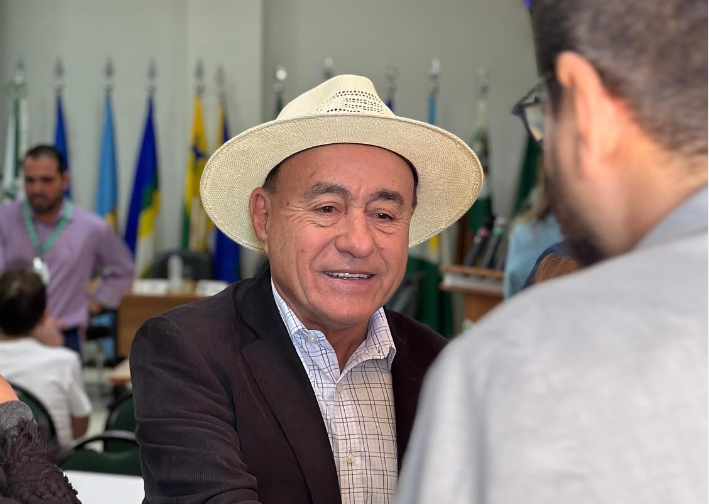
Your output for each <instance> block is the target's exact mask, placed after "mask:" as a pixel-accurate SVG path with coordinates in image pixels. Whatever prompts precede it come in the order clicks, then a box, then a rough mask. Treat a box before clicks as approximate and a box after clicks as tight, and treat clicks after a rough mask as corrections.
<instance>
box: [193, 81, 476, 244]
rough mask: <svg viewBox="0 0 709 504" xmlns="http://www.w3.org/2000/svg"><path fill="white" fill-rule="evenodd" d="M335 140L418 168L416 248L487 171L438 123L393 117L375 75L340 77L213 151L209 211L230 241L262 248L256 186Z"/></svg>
mask: <svg viewBox="0 0 709 504" xmlns="http://www.w3.org/2000/svg"><path fill="white" fill-rule="evenodd" d="M337 143H350V144H363V145H372V146H376V147H382V148H384V149H387V150H390V151H392V152H396V153H397V154H399V155H401V156H403V157H404V158H406V159H408V160H409V161H410V162H411V163H412V164H413V165H414V166H415V167H416V171H417V173H418V177H419V185H418V192H417V197H418V205H417V207H416V210H415V212H414V215H413V218H412V220H411V228H410V232H409V246H410V247H412V246H414V245H417V244H419V243H422V242H424V241H426V240H427V239H429V238H431V237H432V236H435V235H437V234H438V233H440V232H441V231H443V230H444V229H445V228H447V227H448V226H450V225H451V224H453V223H454V222H455V221H456V220H458V219H459V218H460V217H461V216H462V215H463V214H464V213H465V212H466V211H467V210H468V208H470V206H471V205H472V204H473V202H474V201H475V198H477V196H478V193H479V192H480V187H481V185H482V181H483V171H482V168H481V166H480V162H479V161H478V158H477V156H476V155H475V154H474V153H473V151H472V150H471V149H470V148H469V147H468V146H467V145H466V144H465V142H463V141H462V140H460V139H459V138H458V137H456V136H455V135H453V134H451V133H448V132H447V131H445V130H442V129H440V128H437V127H435V126H431V125H429V124H426V123H422V122H419V121H414V120H412V119H406V118H402V117H397V116H395V115H394V114H393V113H392V112H391V111H390V110H389V109H388V108H387V107H386V106H385V105H384V103H383V102H382V101H381V100H380V99H379V97H378V96H377V94H376V90H375V89H374V85H373V84H372V83H371V81H369V79H366V78H364V77H359V76H353V75H340V76H338V77H334V78H332V79H330V80H329V81H327V82H324V83H323V84H321V85H320V86H318V87H316V88H314V89H312V90H310V91H308V92H306V93H304V94H303V95H301V96H299V97H298V98H296V99H295V100H293V101H292V102H291V103H289V104H288V105H287V106H286V107H285V108H284V109H283V111H282V112H281V114H280V115H279V116H278V118H277V119H276V120H274V121H271V122H268V123H265V124H262V125H260V126H257V127H255V128H251V129H249V130H247V131H245V132H243V133H241V134H240V135H238V136H236V137H234V138H232V139H231V140H229V141H228V142H226V143H225V144H224V145H223V146H222V147H221V148H219V149H218V150H217V151H216V152H215V153H214V154H213V155H212V157H211V158H210V159H209V161H208V162H207V166H206V167H205V169H204V173H203V175H202V180H201V184H200V193H201V196H202V203H203V205H204V208H205V210H206V211H207V214H208V215H209V217H210V218H211V219H212V221H213V222H214V223H215V224H216V225H217V227H218V228H219V229H221V230H222V232H224V234H226V235H227V236H229V237H230V238H231V239H232V240H234V241H236V242H237V243H239V244H240V245H242V246H244V247H247V248H250V249H253V250H257V251H262V248H261V244H260V243H259V241H258V239H257V238H256V234H255V233H254V229H253V226H252V224H251V214H250V211H249V198H250V196H251V191H253V189H254V188H256V187H259V186H261V185H263V183H264V181H265V180H266V176H267V175H268V173H269V172H270V171H271V170H272V169H273V168H274V167H275V166H276V165H278V164H279V163H280V162H281V161H283V160H284V159H286V158H288V157H290V156H292V155H293V154H296V153H298V152H301V151H303V150H306V149H309V148H312V147H317V146H322V145H330V144H337Z"/></svg>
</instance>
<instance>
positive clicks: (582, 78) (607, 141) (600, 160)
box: [556, 51, 624, 176]
mask: <svg viewBox="0 0 709 504" xmlns="http://www.w3.org/2000/svg"><path fill="white" fill-rule="evenodd" d="M556 78H557V80H558V81H559V84H561V86H562V88H563V91H564V94H567V95H568V100H569V101H568V102H567V103H568V104H569V106H571V107H572V108H573V114H574V121H575V123H576V124H575V129H576V138H575V141H576V144H577V145H576V149H577V158H576V159H577V162H578V164H579V166H578V167H577V168H578V169H579V170H581V175H582V176H593V175H594V174H595V173H597V171H598V170H600V169H602V168H603V167H605V166H608V165H609V164H608V163H607V161H608V158H609V156H613V155H614V154H615V152H616V149H617V147H618V142H619V139H620V133H621V127H622V126H621V123H622V120H623V119H624V117H623V114H622V110H623V106H622V104H621V103H620V101H619V100H618V99H616V98H615V97H613V96H612V95H611V94H610V93H609V92H608V90H607V89H606V88H605V86H604V85H603V82H602V81H601V77H600V75H599V74H598V72H597V71H596V69H595V68H594V67H593V65H592V64H591V63H590V62H589V61H588V60H586V59H585V58H583V57H582V56H580V55H579V54H577V53H574V52H570V51H565V52H562V53H561V54H560V55H559V56H558V58H557V60H556Z"/></svg>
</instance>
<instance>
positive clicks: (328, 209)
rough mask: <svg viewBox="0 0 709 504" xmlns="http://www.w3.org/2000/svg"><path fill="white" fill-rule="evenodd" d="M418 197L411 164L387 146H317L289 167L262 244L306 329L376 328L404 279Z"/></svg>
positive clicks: (271, 204)
mask: <svg viewBox="0 0 709 504" xmlns="http://www.w3.org/2000/svg"><path fill="white" fill-rule="evenodd" d="M259 190H261V191H263V190H262V189H257V190H255V191H254V193H256V192H257V191H259ZM413 194H414V179H413V174H412V172H411V169H410V168H409V166H408V165H407V164H406V162H405V161H404V160H403V159H401V158H400V157H399V156H397V155H396V154H393V153H391V152H389V151H386V150H384V149H380V148H377V147H371V146H364V145H349V144H337V145H329V146H324V147H317V148H314V149H310V150H307V151H304V152H301V153H299V154H296V155H294V156H292V157H291V158H290V159H288V160H286V161H285V162H284V163H283V164H282V165H281V168H280V171H279V173H278V179H277V189H276V191H275V192H274V193H273V194H265V198H266V199H267V203H266V205H267V208H268V217H267V220H266V223H265V231H266V235H265V239H263V237H262V236H261V238H262V242H263V246H264V250H265V252H266V253H267V255H268V258H269V261H270V264H271V274H272V277H273V281H274V283H275V285H276V287H277V289H278V291H279V294H280V295H281V296H282V297H283V299H284V300H285V301H286V303H287V304H288V306H289V307H290V308H291V309H292V310H293V311H294V312H295V314H296V315H297V316H298V318H299V319H300V320H301V321H302V322H303V323H304V324H305V325H306V327H308V328H309V329H319V330H322V331H328V330H347V329H351V328H357V327H362V328H363V329H365V330H366V326H367V323H368V321H369V319H370V317H371V316H372V314H373V313H374V312H375V311H376V310H377V309H379V308H380V307H381V306H383V305H384V303H386V301H387V300H388V299H389V298H390V297H391V296H392V295H393V294H394V292H395V291H396V288H397V287H398V286H399V284H400V283H401V280H402V278H403V276H404V272H405V270H406V260H407V256H408V243H409V223H410V221H411V217H412V215H413V211H414V208H413ZM252 197H253V196H252Z"/></svg>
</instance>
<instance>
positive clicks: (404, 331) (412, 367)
mask: <svg viewBox="0 0 709 504" xmlns="http://www.w3.org/2000/svg"><path fill="white" fill-rule="evenodd" d="M385 313H386V315H387V320H388V321H389V329H390V330H391V335H392V338H393V339H394V345H396V358H395V359H394V364H393V365H392V367H391V379H392V388H393V389H394V413H395V415H396V447H397V459H398V463H399V472H401V464H402V462H403V459H404V453H406V448H407V447H408V444H409V438H410V437H411V430H412V428H413V425H414V417H415V416H416V407H417V406H418V399H419V394H420V392H421V386H422V384H423V377H424V375H425V374H426V370H427V369H428V366H429V364H430V361H431V356H430V355H429V356H422V355H419V353H418V352H416V349H415V346H412V345H411V338H414V339H415V338H417V337H419V336H420V335H418V334H412V333H413V331H414V326H413V324H411V323H405V321H406V319H405V318H404V317H403V316H402V315H399V314H398V313H393V312H391V311H389V310H386V309H385Z"/></svg>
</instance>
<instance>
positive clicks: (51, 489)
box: [0, 375, 79, 504]
mask: <svg viewBox="0 0 709 504" xmlns="http://www.w3.org/2000/svg"><path fill="white" fill-rule="evenodd" d="M39 502H43V503H44V502H47V503H54V502H56V503H62V504H64V503H66V504H78V503H79V500H78V499H77V497H76V492H75V491H74V489H73V488H72V486H71V484H70V483H69V480H68V479H67V477H66V476H65V475H64V473H63V472H62V470H61V469H59V468H58V467H57V466H56V465H55V464H54V462H52V459H51V457H50V456H49V453H48V451H47V445H46V443H45V440H44V439H43V438H42V434H41V433H40V430H39V429H38V428H37V424H36V423H35V422H34V420H33V419H32V411H31V410H30V408H29V406H27V405H26V404H24V403H21V402H20V401H19V400H18V399H17V395H16V394H15V392H14V391H13V390H12V387H11V386H10V384H9V383H7V382H6V381H5V380H4V379H3V377H2V376H1V375H0V504H19V503H28V504H29V503H39Z"/></svg>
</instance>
